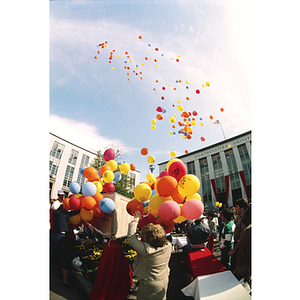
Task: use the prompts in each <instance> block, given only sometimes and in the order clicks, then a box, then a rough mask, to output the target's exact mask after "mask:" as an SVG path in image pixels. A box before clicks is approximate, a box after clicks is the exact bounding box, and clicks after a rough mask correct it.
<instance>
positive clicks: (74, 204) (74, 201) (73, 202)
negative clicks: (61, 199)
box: [69, 195, 81, 210]
mask: <svg viewBox="0 0 300 300" xmlns="http://www.w3.org/2000/svg"><path fill="white" fill-rule="evenodd" d="M80 206H81V201H80V199H79V198H77V197H75V196H74V195H71V196H70V200H69V207H70V208H71V209H73V210H78V209H80Z"/></svg>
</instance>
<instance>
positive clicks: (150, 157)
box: [147, 155, 155, 164]
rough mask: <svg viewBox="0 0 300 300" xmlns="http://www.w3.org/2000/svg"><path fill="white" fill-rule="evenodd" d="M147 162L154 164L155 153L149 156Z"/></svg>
mask: <svg viewBox="0 0 300 300" xmlns="http://www.w3.org/2000/svg"><path fill="white" fill-rule="evenodd" d="M147 162H148V163H149V164H153V163H154V162H155V157H154V156H153V155H149V156H148V158H147Z"/></svg>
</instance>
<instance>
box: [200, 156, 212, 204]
mask: <svg viewBox="0 0 300 300" xmlns="http://www.w3.org/2000/svg"><path fill="white" fill-rule="evenodd" d="M199 164H200V171H201V184H202V201H203V203H204V204H207V203H211V201H212V195H211V188H210V179H209V171H208V164H207V158H202V159H199Z"/></svg>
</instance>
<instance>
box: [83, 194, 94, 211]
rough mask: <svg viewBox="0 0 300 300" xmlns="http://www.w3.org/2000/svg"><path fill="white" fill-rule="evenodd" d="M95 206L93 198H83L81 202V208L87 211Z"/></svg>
mask: <svg viewBox="0 0 300 300" xmlns="http://www.w3.org/2000/svg"><path fill="white" fill-rule="evenodd" d="M95 204H96V200H95V199H94V198H93V197H89V196H87V197H84V198H83V199H82V201H81V207H82V208H86V209H87V210H90V209H92V208H93V207H94V205H95Z"/></svg>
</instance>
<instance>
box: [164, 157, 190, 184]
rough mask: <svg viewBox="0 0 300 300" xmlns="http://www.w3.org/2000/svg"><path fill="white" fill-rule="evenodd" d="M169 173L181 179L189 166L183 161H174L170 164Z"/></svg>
mask: <svg viewBox="0 0 300 300" xmlns="http://www.w3.org/2000/svg"><path fill="white" fill-rule="evenodd" d="M168 173H169V175H170V176H172V177H174V178H175V179H176V180H177V181H179V180H180V179H181V178H182V177H183V176H184V175H186V173H187V168H186V166H185V164H184V163H183V162H182V161H180V160H179V161H174V162H172V163H171V164H170V166H169V169H168Z"/></svg>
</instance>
